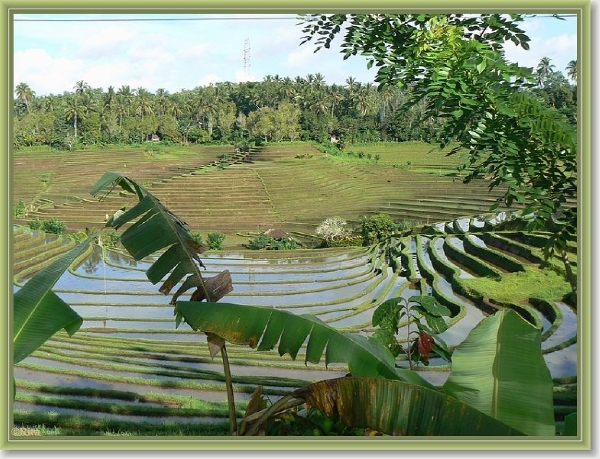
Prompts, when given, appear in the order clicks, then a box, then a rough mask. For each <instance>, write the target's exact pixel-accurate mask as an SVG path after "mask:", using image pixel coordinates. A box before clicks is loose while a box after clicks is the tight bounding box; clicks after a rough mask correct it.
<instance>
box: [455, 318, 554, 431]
mask: <svg viewBox="0 0 600 459" xmlns="http://www.w3.org/2000/svg"><path fill="white" fill-rule="evenodd" d="M552 390H553V383H552V378H551V376H550V371H549V370H548V367H547V366H546V362H545V361H544V358H543V357H542V349H541V331H540V330H539V329H537V328H535V327H534V326H532V325H531V324H530V323H529V322H527V321H526V320H525V319H523V318H522V317H521V316H520V315H519V314H517V313H516V312H514V311H513V310H510V309H503V310H501V311H499V312H497V313H496V314H494V315H493V316H489V317H487V318H485V319H484V320H483V321H481V322H480V323H479V324H478V325H477V326H476V327H475V328H474V329H473V330H472V331H471V333H470V334H469V336H467V338H466V339H465V340H464V341H463V342H462V343H461V344H460V345H459V346H457V347H456V349H455V350H454V352H453V354H452V372H451V374H450V376H449V378H448V380H447V381H446V383H445V384H444V391H445V392H446V393H447V394H448V395H451V396H453V397H456V398H457V399H459V400H461V401H463V402H464V403H467V404H469V405H471V406H473V407H475V408H477V409H478V410H480V411H482V412H484V413H486V414H488V415H490V416H492V417H494V418H496V419H498V420H500V421H502V422H504V423H505V424H507V425H509V426H511V427H513V428H514V429H517V430H519V431H521V432H523V433H525V434H526V435H544V436H550V435H554V434H555V424H554V405H553V395H552Z"/></svg>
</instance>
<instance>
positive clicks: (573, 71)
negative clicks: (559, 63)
mask: <svg viewBox="0 0 600 459" xmlns="http://www.w3.org/2000/svg"><path fill="white" fill-rule="evenodd" d="M566 70H567V76H568V77H569V78H570V79H571V80H573V81H574V82H577V59H575V60H572V61H569V63H568V64H567V68H566Z"/></svg>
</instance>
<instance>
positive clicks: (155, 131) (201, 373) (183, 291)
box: [10, 13, 590, 448]
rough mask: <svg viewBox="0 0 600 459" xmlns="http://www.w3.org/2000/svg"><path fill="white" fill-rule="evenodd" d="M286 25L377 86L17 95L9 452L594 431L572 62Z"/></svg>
mask: <svg viewBox="0 0 600 459" xmlns="http://www.w3.org/2000/svg"><path fill="white" fill-rule="evenodd" d="M297 19H300V20H301V22H300V24H298V25H301V26H302V33H303V34H305V36H304V37H302V44H306V43H310V44H312V45H314V46H315V47H316V50H317V51H318V50H320V49H322V48H325V49H326V48H329V47H330V45H331V41H332V40H333V38H334V37H335V35H336V34H338V33H339V32H340V31H341V30H343V29H345V28H346V27H348V30H351V31H352V33H349V34H348V35H346V36H345V37H344V38H343V39H342V44H341V45H340V49H341V50H342V52H343V53H344V55H345V56H346V57H349V56H351V55H356V54H360V55H362V56H363V57H365V58H366V59H367V66H368V68H371V66H373V65H374V66H375V67H376V68H377V75H376V77H375V78H374V83H365V84H363V83H360V82H357V81H356V79H355V78H353V77H348V78H347V80H346V82H345V84H344V85H338V84H331V85H329V84H327V83H325V81H324V77H323V75H322V74H320V73H316V74H308V75H307V76H306V77H296V78H295V79H292V78H290V77H284V78H282V77H280V76H278V75H275V76H267V77H265V78H264V80H263V81H244V82H241V83H230V82H220V83H215V84H209V85H207V86H197V87H195V88H194V89H192V90H187V89H182V90H181V91H178V92H173V93H169V91H167V90H166V89H164V88H160V89H158V90H156V91H155V92H151V91H149V90H147V89H145V88H143V87H139V88H136V89H132V88H131V87H130V86H128V85H125V84H124V85H122V86H120V87H119V88H117V89H115V88H114V87H113V86H110V87H108V88H107V89H106V90H104V89H103V88H92V87H91V86H90V85H89V84H88V83H86V82H85V81H83V80H80V81H77V82H76V83H75V85H74V86H73V88H72V89H73V91H64V92H63V93H62V94H59V95H54V94H46V95H39V96H37V95H36V94H35V91H34V90H33V89H32V87H30V86H29V84H27V83H25V82H19V83H17V84H16V86H15V99H14V107H13V132H12V134H13V135H12V144H13V145H12V147H13V148H12V155H11V160H12V165H13V167H12V170H11V181H12V193H11V201H12V202H11V204H12V217H13V219H12V237H13V240H12V241H13V242H12V258H11V260H12V289H13V290H12V300H13V301H12V303H13V311H12V312H13V316H14V317H13V321H12V330H13V333H12V334H13V341H12V348H13V360H12V364H13V365H12V367H11V369H12V374H10V376H11V377H13V379H14V394H13V400H12V408H13V410H12V412H11V413H10V414H11V416H12V418H13V419H12V422H13V426H12V427H13V430H12V436H13V437H14V438H13V440H16V442H17V443H18V442H21V444H20V446H23V447H25V446H27V444H28V443H27V441H28V437H33V436H37V437H52V439H53V440H60V438H59V437H61V438H62V437H66V438H68V439H69V441H70V440H71V439H78V440H80V439H85V438H89V437H93V438H100V437H102V438H110V439H111V440H116V441H119V440H123V439H132V438H134V437H142V438H143V441H146V439H150V438H151V437H152V438H153V439H155V440H156V439H160V438H163V439H168V438H167V437H174V438H175V439H176V440H181V439H182V438H183V437H186V438H196V439H200V440H206V439H208V438H209V437H211V438H213V437H214V438H216V439H217V441H218V440H222V439H224V438H227V437H241V436H269V437H276V436H279V437H288V438H289V437H312V436H323V437H325V436H326V437H371V436H377V437H379V436H386V437H392V436H393V437H415V438H428V437H434V436H435V437H448V438H453V437H458V436H460V437H463V438H465V439H467V437H473V438H474V439H476V440H481V439H482V438H484V437H485V438H501V439H503V440H508V439H512V438H513V437H515V438H516V441H518V440H520V438H521V437H529V438H530V439H535V438H537V439H538V440H539V439H546V438H551V437H556V438H557V439H559V440H560V439H561V438H562V440H563V441H564V440H567V441H569V442H570V441H573V442H574V441H575V440H577V436H578V434H579V437H583V434H582V432H583V433H585V434H586V435H588V430H589V425H588V424H589V422H587V421H586V422H584V421H585V420H586V419H588V418H589V410H590V408H589V406H588V405H587V404H585V403H583V400H582V395H585V394H588V393H589V388H588V387H587V386H586V387H584V386H585V384H582V381H583V379H584V378H583V377H582V376H586V375H585V374H583V375H582V367H585V365H582V363H583V364H586V363H588V362H587V361H586V360H584V357H585V355H584V356H583V357H582V353H581V350H582V347H583V346H582V344H585V339H582V338H586V337H585V336H584V331H585V330H587V327H588V324H587V323H585V319H586V317H587V316H586V315H585V314H587V310H585V311H584V310H583V308H582V307H579V309H578V304H580V303H582V302H583V300H582V298H584V299H586V298H587V296H585V295H586V292H584V296H583V297H582V295H581V292H580V290H578V289H581V287H580V285H581V282H580V281H581V279H580V278H579V277H580V276H578V275H579V274H580V273H582V272H583V271H584V267H585V266H586V264H585V263H586V260H587V258H584V257H585V256H586V255H587V251H586V250H582V249H581V246H579V245H578V243H580V242H581V241H582V239H581V238H580V234H579V229H580V225H582V223H581V222H582V220H581V219H580V218H578V204H580V205H582V207H584V205H583V204H585V201H582V200H581V198H582V196H581V194H580V193H579V190H578V186H579V181H580V179H582V177H581V176H578V174H580V172H579V170H580V169H579V160H580V158H579V156H578V152H579V150H578V148H581V147H578V139H579V137H578V133H579V132H581V130H580V129H579V130H578V125H577V122H578V121H577V120H578V119H582V117H581V114H580V113H579V108H578V102H577V98H578V91H577V68H578V67H577V61H576V60H573V61H571V62H570V63H569V65H568V67H567V68H566V70H567V76H568V78H567V77H566V76H564V75H563V74H562V73H561V72H560V71H555V70H553V68H554V67H555V66H554V65H553V64H551V63H550V59H549V58H547V57H545V58H543V59H541V60H540V62H539V65H538V66H537V67H536V69H535V71H534V70H533V69H531V68H525V67H521V66H519V64H516V63H512V62H510V61H508V60H507V58H506V56H505V55H504V52H503V51H502V49H503V48H502V46H503V44H504V43H505V42H508V41H510V42H512V43H513V44H515V45H516V46H517V47H521V48H523V49H524V50H527V49H528V48H529V45H528V42H529V41H530V39H529V37H528V36H527V34H526V33H525V32H524V31H523V30H522V29H521V28H520V26H519V23H520V22H521V21H523V20H525V19H526V18H525V17H524V16H522V15H518V14H516V15H501V14H495V13H494V14H481V15H467V16H464V15H462V14H447V15H430V14H419V15H413V14H392V15H387V14H386V15H371V14H369V15H362V14H347V15H345V14H333V15H303V16H300V17H299V18H297ZM342 26H343V27H342ZM584 172H585V173H586V174H587V172H586V171H584ZM586 178H587V175H586ZM586 199H587V198H586ZM582 203H583V204H582ZM584 222H585V221H584ZM578 252H579V253H578ZM582 311H584V313H582ZM582 319H583V320H582ZM581 419H583V420H584V421H582V420H581ZM17 437H22V438H17ZM580 439H581V438H580ZM30 440H31V438H30ZM165 441H166V440H165ZM515 444H516V443H515ZM256 445H257V444H256ZM541 445H542V447H543V448H553V444H552V442H545V443H543V444H541ZM20 446H19V447H20ZM583 446H585V445H583ZM578 447H580V448H581V447H582V445H579V446H578Z"/></svg>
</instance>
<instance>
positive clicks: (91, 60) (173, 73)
mask: <svg viewBox="0 0 600 459" xmlns="http://www.w3.org/2000/svg"><path fill="white" fill-rule="evenodd" d="M176 18H178V19H186V20H173V19H176ZM23 19H38V20H39V19H46V20H47V19H54V21H24V20H23ZM56 19H71V20H72V19H79V20H78V21H56ZM81 19H84V20H85V21H81ZM90 19H96V20H94V21H90ZM148 19H153V20H148ZM296 24H297V20H296V16H295V15H293V14H291V15H283V14H270V15H266V14H243V15H242V14H240V15H235V14H227V15H214V14H213V15H148V14H145V15H142V14H130V15H114V14H113V15H108V14H102V15H58V14H52V15H47V14H46V15H41V14H30V15H16V16H15V24H14V26H15V27H14V83H15V85H16V84H18V83H21V82H25V83H27V84H29V86H30V87H31V88H32V89H33V90H34V91H35V93H36V94H37V95H38V96H41V95H45V94H50V93H54V94H59V93H62V92H64V91H72V90H73V86H74V84H75V82H77V81H79V80H83V81H85V82H87V83H88V84H89V85H90V86H92V87H94V88H103V89H104V90H106V88H108V86H113V87H115V88H119V87H120V86H122V85H129V86H131V87H132V88H138V87H140V86H141V87H144V88H145V89H147V90H150V91H153V92H154V91H156V89H158V88H164V89H166V90H168V91H169V92H177V91H180V90H182V89H193V88H195V87H196V86H205V85H208V84H210V83H215V82H221V81H231V82H240V81H247V80H251V81H261V80H263V78H264V77H265V76H266V75H279V76H281V77H286V76H289V77H291V78H294V77H296V76H302V77H304V76H306V75H308V74H309V73H312V74H315V73H317V72H320V73H321V74H323V75H324V76H325V81H326V83H328V84H332V83H337V84H343V83H344V81H345V80H346V78H347V77H349V76H353V77H355V78H356V79H357V80H358V81H361V82H365V83H366V82H372V81H373V77H374V75H375V71H374V69H373V70H367V68H366V60H365V59H364V58H363V57H361V56H353V57H351V58H349V59H348V60H346V61H344V60H343V59H342V56H341V54H339V52H338V51H337V50H335V49H330V50H322V51H319V52H318V53H316V54H315V53H313V49H314V46H313V45H312V44H311V43H307V44H305V45H302V46H300V42H301V37H302V31H301V27H300V26H297V25H296ZM522 27H523V28H524V29H525V30H526V32H527V34H528V35H529V37H530V38H531V43H530V45H531V49H530V50H529V51H523V50H519V49H516V48H515V47H514V46H510V44H509V45H507V48H506V52H507V56H508V58H509V59H510V60H513V61H517V62H519V63H520V64H521V65H524V66H527V67H535V66H536V65H537V63H538V62H539V60H540V59H541V58H542V57H545V56H547V57H549V58H550V59H551V62H552V64H554V65H555V70H560V71H563V72H564V71H565V67H566V65H567V63H568V62H569V61H570V60H573V59H575V58H576V57H577V21H576V18H575V17H570V18H568V19H567V20H565V21H559V20H557V19H554V18H552V17H548V16H538V17H535V18H529V19H527V20H526V22H525V23H524V25H523V26H522ZM246 42H247V43H248V44H249V53H247V54H246V55H247V56H248V57H249V59H248V60H247V61H246V65H245V64H244V55H245V48H246Z"/></svg>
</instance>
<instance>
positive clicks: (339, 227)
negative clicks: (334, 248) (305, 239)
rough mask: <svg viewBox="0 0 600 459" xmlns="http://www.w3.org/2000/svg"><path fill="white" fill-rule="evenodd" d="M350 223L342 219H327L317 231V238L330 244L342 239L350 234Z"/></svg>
mask: <svg viewBox="0 0 600 459" xmlns="http://www.w3.org/2000/svg"><path fill="white" fill-rule="evenodd" d="M347 226H348V222H346V220H344V219H343V218H341V217H333V218H327V219H326V220H325V221H323V223H321V224H320V225H319V226H318V227H317V229H316V230H315V232H316V234H317V236H319V237H322V238H323V239H325V241H327V242H330V241H333V240H334V239H340V238H343V237H346V236H348V235H349V234H350V231H349V230H348V228H347Z"/></svg>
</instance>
